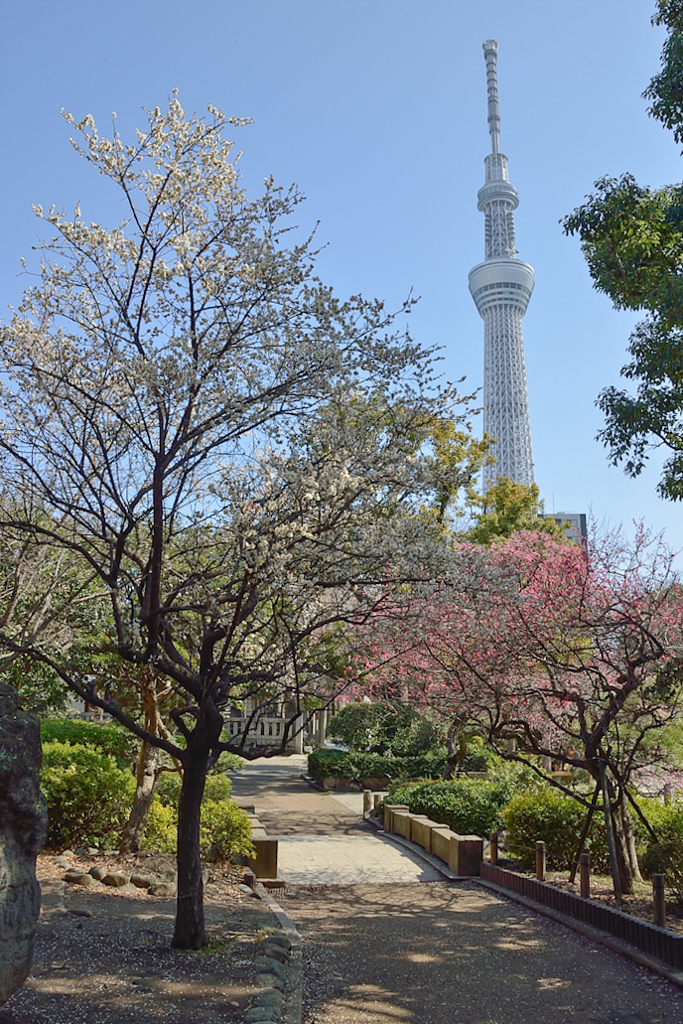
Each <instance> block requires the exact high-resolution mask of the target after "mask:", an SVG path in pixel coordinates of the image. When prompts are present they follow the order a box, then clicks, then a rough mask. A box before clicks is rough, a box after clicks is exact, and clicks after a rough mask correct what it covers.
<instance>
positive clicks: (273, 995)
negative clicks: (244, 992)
mask: <svg viewBox="0 0 683 1024" xmlns="http://www.w3.org/2000/svg"><path fill="white" fill-rule="evenodd" d="M284 1005H285V1000H284V996H283V995H282V992H277V991H276V990H275V989H271V990H270V991H269V992H259V994H258V995H257V996H256V998H255V999H253V1000H252V1006H269V1007H270V1006H277V1008H278V1009H279V1010H281V1009H282V1007H283V1006H284Z"/></svg>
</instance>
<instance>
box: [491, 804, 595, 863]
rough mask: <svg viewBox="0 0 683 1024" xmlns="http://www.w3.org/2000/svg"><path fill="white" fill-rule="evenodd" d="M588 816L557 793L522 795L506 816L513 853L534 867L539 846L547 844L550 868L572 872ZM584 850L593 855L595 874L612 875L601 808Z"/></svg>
mask: <svg viewBox="0 0 683 1024" xmlns="http://www.w3.org/2000/svg"><path fill="white" fill-rule="evenodd" d="M586 814H587V809H586V808H585V807H583V806H582V805H581V804H579V803H578V802H577V801H576V800H572V798H571V797H568V796H563V795H562V794H561V793H560V792H558V791H557V790H556V789H542V790H539V791H538V792H536V793H519V794H518V795H516V796H514V797H513V798H512V799H511V800H510V802H509V803H508V805H507V807H505V808H504V810H503V812H502V818H503V821H504V822H505V827H506V829H507V836H506V838H507V844H508V847H509V849H510V853H511V854H512V856H513V857H514V858H515V859H516V860H519V861H520V862H521V863H522V864H524V865H526V866H531V865H533V864H534V863H535V859H536V843H537V842H543V843H545V853H546V863H547V865H548V868H549V869H550V870H552V871H569V870H570V869H571V866H572V859H573V858H574V857H575V855H576V851H577V843H578V841H579V839H580V837H581V832H582V830H583V827H584V824H585V821H586ZM584 850H585V851H587V852H588V853H590V858H591V867H592V869H593V870H594V871H598V872H600V873H608V872H609V869H610V867H609V851H608V849H607V839H606V833H605V818H604V815H603V812H602V808H601V807H598V808H596V810H595V813H594V815H593V820H592V821H591V825H590V830H589V832H588V837H587V839H586V842H585V844H584Z"/></svg>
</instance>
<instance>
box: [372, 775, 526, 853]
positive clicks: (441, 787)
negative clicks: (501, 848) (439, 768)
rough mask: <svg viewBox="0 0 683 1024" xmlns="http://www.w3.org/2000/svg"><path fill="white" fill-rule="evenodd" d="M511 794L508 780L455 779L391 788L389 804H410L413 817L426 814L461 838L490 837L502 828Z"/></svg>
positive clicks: (511, 787)
mask: <svg viewBox="0 0 683 1024" xmlns="http://www.w3.org/2000/svg"><path fill="white" fill-rule="evenodd" d="M512 791H513V784H512V783H511V782H508V781H505V782H488V781H483V780H482V781H480V780H479V779H454V780H453V781H450V782H424V783H417V784H416V785H406V786H396V787H391V788H390V790H389V797H388V798H387V800H386V802H387V803H392V804H407V806H408V807H409V808H410V811H411V813H412V814H427V815H428V816H429V817H430V818H431V819H432V821H440V822H443V824H444V825H448V827H449V828H451V829H453V831H454V832H458V833H459V834H460V835H478V836H482V838H487V837H488V835H489V833H490V832H495V831H497V830H498V829H500V828H502V825H503V822H502V818H501V810H502V808H503V807H504V805H505V804H506V803H507V801H508V800H509V799H510V796H511V794H512Z"/></svg>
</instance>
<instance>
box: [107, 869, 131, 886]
mask: <svg viewBox="0 0 683 1024" xmlns="http://www.w3.org/2000/svg"><path fill="white" fill-rule="evenodd" d="M102 881H103V882H104V884H105V885H113V886H114V887H115V888H117V889H118V888H120V887H121V886H122V885H128V883H129V882H130V875H129V874H128V873H127V872H126V871H109V872H108V873H107V874H106V875H105V876H104V878H103V879H102Z"/></svg>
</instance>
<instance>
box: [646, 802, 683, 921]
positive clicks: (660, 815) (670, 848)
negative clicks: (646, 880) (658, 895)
mask: <svg viewBox="0 0 683 1024" xmlns="http://www.w3.org/2000/svg"><path fill="white" fill-rule="evenodd" d="M640 803H641V809H642V810H643V813H644V814H645V816H646V817H647V819H648V821H649V822H650V824H651V825H652V828H653V829H654V830H655V832H656V833H657V842H655V840H654V839H652V837H651V836H650V835H649V834H648V835H647V836H646V838H645V839H644V841H643V850H642V853H640V851H639V853H640V858H639V859H640V866H641V868H642V870H643V873H644V874H645V875H647V876H648V877H651V876H652V875H654V874H662V875H664V880H665V883H666V885H667V886H668V888H669V889H671V890H672V891H673V893H674V894H675V896H676V898H677V900H678V901H679V903H683V801H681V800H675V801H674V802H673V803H671V804H658V803H656V802H655V801H654V800H647V801H641V802H640ZM644 805H645V806H644ZM641 829H642V831H643V832H645V829H644V828H642V826H641Z"/></svg>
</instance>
